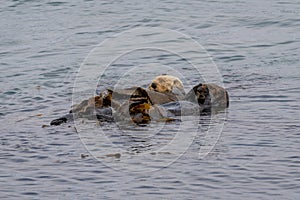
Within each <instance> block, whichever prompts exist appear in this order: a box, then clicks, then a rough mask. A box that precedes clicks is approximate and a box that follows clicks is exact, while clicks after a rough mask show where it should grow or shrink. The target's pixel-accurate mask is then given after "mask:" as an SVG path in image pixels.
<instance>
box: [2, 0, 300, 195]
mask: <svg viewBox="0 0 300 200" xmlns="http://www.w3.org/2000/svg"><path fill="white" fill-rule="evenodd" d="M160 36H163V37H160ZM299 42H300V3H299V1H296V0H295V1H293V0H290V1H287V0H274V1H258V0H253V1H242V0H240V1H238V0H228V1H221V0H214V1H211V0H204V1H196V0H194V1H187V2H181V1H121V0H120V1H117V0H116V1H104V0H103V1H102V0H101V1H92V0H90V1H88V0H74V1H45V0H41V1H34V0H10V1H9V0H4V1H2V2H1V5H0V47H1V48H0V69H1V73H0V83H1V88H0V100H1V101H0V108H1V110H0V123H1V142H0V198H1V199H50V198H51V199H140V198H144V199H155V198H160V199H298V198H299V195H300V186H299V185H300V170H299V169H300V146H299V143H300V125H299V124H300V120H299V118H300V113H299V110H300V106H299V99H300V86H299V85H300V84H299V83H300V70H299V58H300V56H299V55H300V43H299ZM141 44H143V45H141ZM193 44H197V45H198V46H197V45H196V46H193ZM199 45H200V46H199ZM198 47H199V48H198ZM200 47H201V48H200ZM91 66H92V67H91ZM95 69H96V72H95ZM98 69H99V71H97V70H98ZM88 70H91V71H88ZM160 73H168V74H174V75H177V76H179V77H180V78H181V79H182V80H183V82H184V84H185V89H186V90H187V91H188V90H189V89H190V88H191V87H192V86H193V85H195V84H197V83H198V82H202V81H211V82H216V83H218V84H221V85H223V86H224V87H225V88H226V89H227V90H228V92H229V95H230V107H229V108H228V109H227V110H226V111H225V112H221V113H218V114H216V115H213V116H206V117H202V118H200V119H199V118H195V117H194V118H188V117H187V118H183V120H182V123H177V122H176V123H170V124H164V123H151V124H150V125H149V126H146V127H135V126H131V125H128V124H127V125H126V124H125V125H121V124H119V125H118V124H117V125H116V124H100V125H99V124H95V123H94V122H93V121H92V120H86V119H83V120H78V121H76V122H75V123H68V124H63V125H61V126H58V127H44V128H43V125H48V124H49V122H50V121H51V120H52V119H54V118H57V117H60V116H61V115H63V114H66V113H67V112H68V110H69V109H70V107H71V105H72V101H74V102H76V101H79V100H81V99H83V98H85V97H86V96H89V95H92V94H93V93H97V92H99V91H100V90H101V89H103V88H106V87H122V86H130V85H142V86H146V85H147V84H148V82H149V81H151V79H152V78H153V77H154V76H155V75H158V74H160ZM83 86H84V87H83Z"/></svg>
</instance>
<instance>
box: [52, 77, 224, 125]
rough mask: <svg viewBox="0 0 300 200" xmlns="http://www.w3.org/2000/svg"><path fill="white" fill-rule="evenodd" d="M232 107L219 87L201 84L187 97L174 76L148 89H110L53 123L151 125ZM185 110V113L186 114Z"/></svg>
mask: <svg viewBox="0 0 300 200" xmlns="http://www.w3.org/2000/svg"><path fill="white" fill-rule="evenodd" d="M228 106H229V96H228V93H227V91H226V90H225V89H224V88H223V87H220V86H218V85H216V84H208V83H205V84H202V83H200V84H198V85H196V86H194V87H193V88H192V89H191V90H190V91H189V92H188V93H187V94H185V91H184V88H183V84H182V82H181V81H180V80H179V79H178V78H177V77H174V76H170V75H161V76H158V77H156V78H155V79H154V80H153V81H152V82H151V83H150V85H149V87H148V89H145V88H142V87H132V88H127V89H115V90H111V89H107V90H104V91H103V92H101V93H100V94H99V95H97V96H95V97H91V98H90V99H88V100H84V101H82V102H81V103H80V104H78V105H75V106H73V108H72V109H71V110H70V112H69V114H67V115H65V116H63V117H61V118H58V119H55V120H53V121H51V123H50V125H60V124H62V123H65V122H68V121H71V120H73V119H74V117H75V118H80V117H86V118H91V117H93V118H95V117H96V118H97V119H98V120H99V121H106V122H112V121H127V122H133V123H135V124H138V125H140V124H147V123H149V122H151V121H168V122H169V121H174V120H176V118H175V117H174V116H178V115H183V114H185V115H189V114H193V113H194V111H195V110H199V112H200V114H201V113H206V114H207V113H211V111H212V110H214V111H215V110H221V109H225V108H227V107H228ZM183 110H184V112H182V111H183Z"/></svg>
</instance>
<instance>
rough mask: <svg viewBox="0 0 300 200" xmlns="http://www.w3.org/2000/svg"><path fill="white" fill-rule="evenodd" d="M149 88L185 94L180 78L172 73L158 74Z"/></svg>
mask: <svg viewBox="0 0 300 200" xmlns="http://www.w3.org/2000/svg"><path fill="white" fill-rule="evenodd" d="M148 88H149V90H154V91H156V92H161V93H168V92H172V93H174V94H180V95H185V92H184V88H183V84H182V82H181V81H180V79H179V78H177V77H175V76H171V75H160V76H157V77H156V78H155V79H154V80H153V81H152V82H151V84H150V85H149V87H148Z"/></svg>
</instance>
